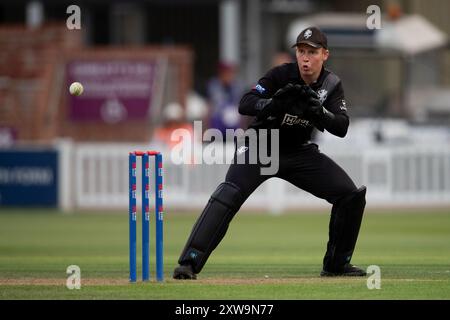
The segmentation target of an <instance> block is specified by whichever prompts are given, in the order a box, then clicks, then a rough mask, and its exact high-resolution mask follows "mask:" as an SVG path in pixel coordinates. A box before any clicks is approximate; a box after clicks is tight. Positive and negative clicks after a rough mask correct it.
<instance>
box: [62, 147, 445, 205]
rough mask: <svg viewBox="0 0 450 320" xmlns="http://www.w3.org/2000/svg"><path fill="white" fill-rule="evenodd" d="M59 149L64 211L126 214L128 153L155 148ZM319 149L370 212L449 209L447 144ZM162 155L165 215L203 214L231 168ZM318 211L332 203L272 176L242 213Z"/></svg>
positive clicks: (167, 154)
mask: <svg viewBox="0 0 450 320" xmlns="http://www.w3.org/2000/svg"><path fill="white" fill-rule="evenodd" d="M59 146H60V150H61V159H62V161H61V163H62V167H61V169H62V170H61V172H62V174H61V179H60V186H61V188H60V192H61V206H62V207H63V209H67V210H70V209H120V210H126V208H127V206H128V153H129V152H130V151H133V150H150V149H152V146H138V145H130V144H118V143H114V144H104V143H98V144H97V143H95V144H94V143H73V144H72V143H70V142H67V141H66V142H61V143H60V144H59ZM227 148H233V146H230V145H229V146H227ZM159 149H161V148H159ZM320 149H321V151H322V152H324V153H326V154H327V155H329V156H330V157H331V158H333V159H334V160H335V161H336V162H337V163H338V164H340V165H341V166H342V167H343V168H344V169H345V170H346V171H347V173H348V174H349V175H350V177H352V179H353V180H354V181H355V183H356V184H357V185H362V184H364V185H366V186H367V189H368V193H367V206H368V207H397V206H398V207H402V206H407V207H412V206H440V207H442V206H449V210H450V146H449V145H435V146H425V145H409V146H395V147H394V146H377V147H371V148H362V149H361V148H355V147H352V146H348V145H345V144H342V145H340V144H327V145H322V146H321V147H320ZM160 151H162V153H163V155H164V159H163V160H164V203H165V210H166V211H168V212H170V211H172V210H200V209H201V208H203V206H204V205H205V204H206V202H207V201H208V199H209V196H210V195H211V193H212V192H213V191H214V190H215V188H216V187H217V185H218V184H219V183H221V182H222V181H223V180H224V178H225V174H226V172H227V169H228V165H225V164H224V165H206V164H200V165H175V164H174V163H173V162H172V161H171V158H170V153H169V152H168V151H167V150H160ZM137 172H138V179H137V181H140V161H139V162H138V168H137ZM151 172H153V171H151ZM138 190H140V186H139V183H138ZM152 193H153V192H152ZM138 194H139V193H138ZM138 205H139V201H138ZM321 207H323V208H325V207H329V204H328V203H327V202H325V201H324V200H321V199H317V198H315V197H313V196H312V195H310V194H308V193H306V192H303V191H301V190H299V189H297V188H296V187H294V186H292V185H291V184H289V183H287V182H285V181H283V180H281V179H277V178H274V179H270V180H269V181H267V182H265V183H264V184H263V185H261V186H260V187H259V188H258V189H257V190H256V192H255V193H254V194H253V195H252V196H251V197H250V198H249V199H248V200H247V202H246V203H245V204H244V206H243V209H248V210H264V211H267V210H268V211H270V212H272V213H280V212H283V211H285V210H295V209H301V208H321Z"/></svg>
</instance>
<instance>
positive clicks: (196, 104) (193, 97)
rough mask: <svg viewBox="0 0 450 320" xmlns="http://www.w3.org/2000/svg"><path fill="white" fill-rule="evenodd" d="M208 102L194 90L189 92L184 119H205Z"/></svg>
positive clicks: (191, 120) (190, 120)
mask: <svg viewBox="0 0 450 320" xmlns="http://www.w3.org/2000/svg"><path fill="white" fill-rule="evenodd" d="M207 116H208V104H207V102H206V100H205V99H204V98H203V97H202V96H201V95H199V94H198V93H197V92H195V91H191V92H189V94H188V96H187V101H186V119H187V121H189V122H193V121H197V120H200V121H202V120H207V119H206V118H207Z"/></svg>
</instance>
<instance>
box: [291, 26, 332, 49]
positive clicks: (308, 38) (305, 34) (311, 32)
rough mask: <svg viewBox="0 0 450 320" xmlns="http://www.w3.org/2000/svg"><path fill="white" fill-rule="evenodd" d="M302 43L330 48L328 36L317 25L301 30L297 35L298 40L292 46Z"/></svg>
mask: <svg viewBox="0 0 450 320" xmlns="http://www.w3.org/2000/svg"><path fill="white" fill-rule="evenodd" d="M302 43H304V44H307V45H310V46H311V47H314V48H325V49H328V40H327V36H326V35H325V34H324V33H323V32H322V31H320V29H319V28H316V27H309V28H306V29H305V30H303V31H302V32H300V34H299V35H298V37H297V42H296V43H295V44H294V45H293V46H292V48H294V47H296V46H298V45H299V44H302Z"/></svg>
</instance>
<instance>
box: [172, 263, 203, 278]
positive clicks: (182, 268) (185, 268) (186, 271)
mask: <svg viewBox="0 0 450 320" xmlns="http://www.w3.org/2000/svg"><path fill="white" fill-rule="evenodd" d="M173 278H174V279H187V280H195V279H197V275H196V274H195V272H194V270H192V266H191V265H190V264H182V265H179V266H178V267H176V268H175V270H174V271H173Z"/></svg>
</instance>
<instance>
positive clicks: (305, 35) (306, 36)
mask: <svg viewBox="0 0 450 320" xmlns="http://www.w3.org/2000/svg"><path fill="white" fill-rule="evenodd" d="M311 36H312V31H311V29H308V30H306V31H305V34H304V35H303V37H304V38H305V39H309V38H310V37H311Z"/></svg>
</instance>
